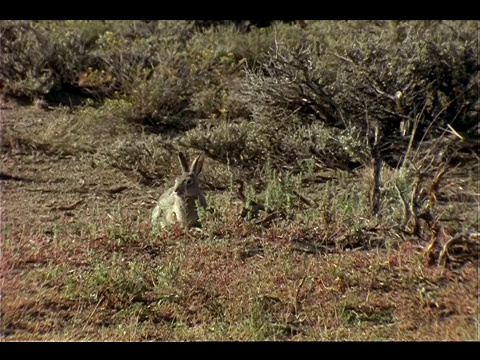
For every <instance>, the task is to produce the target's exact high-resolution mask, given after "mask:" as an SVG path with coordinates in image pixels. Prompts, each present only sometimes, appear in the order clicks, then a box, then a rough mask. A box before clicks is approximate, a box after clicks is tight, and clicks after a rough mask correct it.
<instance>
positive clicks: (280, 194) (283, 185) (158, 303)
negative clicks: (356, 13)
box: [0, 20, 480, 341]
mask: <svg viewBox="0 0 480 360" xmlns="http://www.w3.org/2000/svg"><path fill="white" fill-rule="evenodd" d="M478 27H479V22H478V21H440V20H435V21H308V22H306V21H298V22H292V21H290V22H287V21H273V22H271V21H266V22H264V23H262V22H256V21H218V22H215V21H156V20H151V21H100V20H88V21H87V20H72V21H5V20H4V21H0V46H1V49H0V51H1V56H0V86H1V88H0V91H1V94H2V98H1V103H0V106H1V109H0V125H1V132H0V150H1V151H0V157H1V160H2V166H1V169H0V187H1V214H0V215H1V255H0V256H1V272H0V274H1V275H0V277H1V303H0V307H1V318H0V334H1V335H0V336H1V337H2V340H6V341H22V340H61V341H75V340H87V341H94V340H110V341H151V340H154V341H185V340H187V341H190V340H194V341H198V340H200V341H202V340H223V341H225V340H226V341H228V340H250V341H252V340H254V341H262V340H277V341H281V340H292V341H297V340H310V341H325V340H402V341H403V340H468V341H472V340H473V341H478V340H479V339H480V338H479V333H478V328H479V320H480V318H479V315H478V314H479V308H478V296H479V293H478V266H479V263H478V259H479V250H480V235H479V233H480V228H479V219H478V208H479V195H480V191H479V178H478V174H479V157H478V156H479V155H478V154H479V153H480V151H479V150H480V149H479V145H478V135H479V127H478V112H479V110H480V102H479V98H480V97H479V93H478V91H479V89H478V79H479V71H478V70H479V62H478V59H479V58H480V51H479V48H478ZM179 150H181V151H184V152H187V153H189V155H190V157H192V156H193V154H198V153H199V152H204V153H205V154H206V156H207V160H206V161H205V166H204V169H203V171H202V175H201V179H202V181H203V188H204V190H205V192H206V194H207V198H208V203H209V208H208V209H205V210H202V211H200V213H199V216H200V220H201V222H202V225H203V226H202V229H203V230H202V232H185V231H184V230H183V229H182V228H180V227H176V228H174V229H171V230H168V231H163V232H162V231H160V232H157V231H153V230H152V229H151V225H150V215H151V211H152V209H153V207H154V206H155V202H156V200H157V198H158V196H159V195H160V194H161V193H162V191H163V190H165V189H166V188H168V187H169V186H171V185H172V181H173V179H174V177H175V176H176V175H178V173H177V172H178V164H177V161H178V160H177V159H176V156H177V155H176V154H177V152H178V151H179Z"/></svg>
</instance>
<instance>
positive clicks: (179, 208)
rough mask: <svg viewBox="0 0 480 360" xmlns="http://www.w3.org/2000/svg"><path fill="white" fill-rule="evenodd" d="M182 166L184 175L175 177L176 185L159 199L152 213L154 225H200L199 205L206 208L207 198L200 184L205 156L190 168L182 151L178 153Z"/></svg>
mask: <svg viewBox="0 0 480 360" xmlns="http://www.w3.org/2000/svg"><path fill="white" fill-rule="evenodd" d="M178 159H179V160H180V165H181V166H182V171H183V173H182V175H180V176H179V177H177V178H176V179H175V185H174V186H173V187H171V188H169V189H168V190H167V191H165V192H164V193H163V194H162V195H161V196H160V198H159V199H158V202H157V206H155V209H153V213H152V227H153V228H157V227H158V226H159V225H160V227H161V228H164V227H166V226H168V225H173V224H175V223H176V222H179V223H180V224H181V225H182V226H183V227H184V228H186V229H190V228H191V227H200V223H199V221H198V213H197V204H196V202H197V200H198V204H199V206H201V207H203V208H206V207H207V200H206V199H205V196H204V195H203V192H202V190H201V189H200V186H199V183H198V182H199V181H198V174H200V171H202V166H203V162H204V160H205V157H204V155H203V154H201V155H199V156H197V157H196V158H195V160H193V162H192V165H191V166H190V168H189V167H188V160H187V158H186V157H185V155H184V154H183V153H182V152H179V153H178Z"/></svg>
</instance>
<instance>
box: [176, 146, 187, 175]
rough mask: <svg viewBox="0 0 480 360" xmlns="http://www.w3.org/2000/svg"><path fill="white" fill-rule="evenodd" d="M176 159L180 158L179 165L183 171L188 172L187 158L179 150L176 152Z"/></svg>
mask: <svg viewBox="0 0 480 360" xmlns="http://www.w3.org/2000/svg"><path fill="white" fill-rule="evenodd" d="M178 160H180V165H181V166H182V170H183V172H184V173H187V172H188V160H187V158H186V157H185V155H184V154H183V153H182V152H181V151H179V152H178Z"/></svg>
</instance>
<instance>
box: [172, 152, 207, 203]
mask: <svg viewBox="0 0 480 360" xmlns="http://www.w3.org/2000/svg"><path fill="white" fill-rule="evenodd" d="M178 159H179V160H180V165H181V166H182V175H181V176H179V177H178V178H176V179H175V186H174V187H173V191H174V192H175V194H177V195H178V196H180V197H181V198H196V197H198V195H199V194H200V193H201V190H200V186H199V181H198V175H199V174H200V172H201V171H202V167H203V162H204V160H205V157H204V155H203V154H201V155H198V156H197V157H196V158H195V160H193V162H192V164H191V165H190V167H189V166H188V161H187V158H186V157H185V155H184V154H183V153H182V152H179V153H178Z"/></svg>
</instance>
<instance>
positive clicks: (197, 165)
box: [190, 154, 205, 175]
mask: <svg viewBox="0 0 480 360" xmlns="http://www.w3.org/2000/svg"><path fill="white" fill-rule="evenodd" d="M204 161H205V156H204V154H201V155H198V156H197V157H196V158H195V160H193V162H192V166H190V172H193V173H194V174H195V175H198V174H200V171H202V167H203V162H204Z"/></svg>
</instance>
